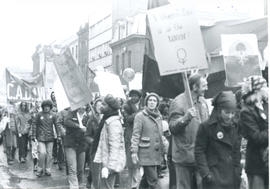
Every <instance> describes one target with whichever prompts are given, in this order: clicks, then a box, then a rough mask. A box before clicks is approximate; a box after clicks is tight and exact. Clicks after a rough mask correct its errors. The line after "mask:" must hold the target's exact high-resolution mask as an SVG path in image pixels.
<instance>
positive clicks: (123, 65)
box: [121, 53, 125, 74]
mask: <svg viewBox="0 0 270 189" xmlns="http://www.w3.org/2000/svg"><path fill="white" fill-rule="evenodd" d="M124 69H125V53H122V69H121V74H122V73H123V71H124Z"/></svg>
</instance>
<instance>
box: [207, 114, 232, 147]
mask: <svg viewBox="0 0 270 189" xmlns="http://www.w3.org/2000/svg"><path fill="white" fill-rule="evenodd" d="M206 124H207V125H209V128H211V130H212V132H211V133H212V134H211V135H212V136H213V137H214V138H215V140H217V141H220V142H222V143H225V144H227V145H229V146H231V147H232V146H233V141H231V139H230V138H228V137H227V136H226V135H227V134H225V132H226V131H225V128H223V126H221V125H220V123H219V120H218V119H217V117H216V116H214V117H210V118H209V119H208V121H206ZM231 129H235V125H233V127H232V128H231ZM220 134H221V135H222V136H221V137H219V136H218V135H220ZM233 134H235V133H233Z"/></svg>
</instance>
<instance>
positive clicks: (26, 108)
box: [20, 102, 29, 113]
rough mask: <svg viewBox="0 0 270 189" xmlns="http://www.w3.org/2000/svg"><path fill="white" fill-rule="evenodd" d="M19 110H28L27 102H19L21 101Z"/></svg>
mask: <svg viewBox="0 0 270 189" xmlns="http://www.w3.org/2000/svg"><path fill="white" fill-rule="evenodd" d="M23 103H24V104H25V110H24V111H23V109H22V105H23ZM20 111H21V112H26V113H28V112H29V108H28V104H27V102H21V103H20Z"/></svg>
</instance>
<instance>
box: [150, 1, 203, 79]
mask: <svg viewBox="0 0 270 189" xmlns="http://www.w3.org/2000/svg"><path fill="white" fill-rule="evenodd" d="M147 22H148V23H147V24H149V26H150V30H151V35H152V40H153V45H154V52H155V57H156V60H157V62H158V66H159V71H160V75H162V76H163V75H170V74H175V73H180V72H184V71H187V70H193V69H206V68H207V67H208V65H207V61H206V57H205V51H204V46H203V40H202V34H201V30H200V27H199V24H198V20H197V18H196V16H195V14H194V12H193V8H192V5H191V4H189V2H188V1H181V4H180V5H179V4H175V5H174V4H170V5H166V6H162V7H159V8H155V9H151V10H149V11H148V13H147Z"/></svg>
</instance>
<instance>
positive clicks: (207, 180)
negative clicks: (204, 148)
mask: <svg viewBox="0 0 270 189" xmlns="http://www.w3.org/2000/svg"><path fill="white" fill-rule="evenodd" d="M203 179H204V180H205V182H206V183H212V182H214V178H213V176H212V175H211V174H210V173H209V174H208V175H206V176H205V177H204V178H203Z"/></svg>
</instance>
